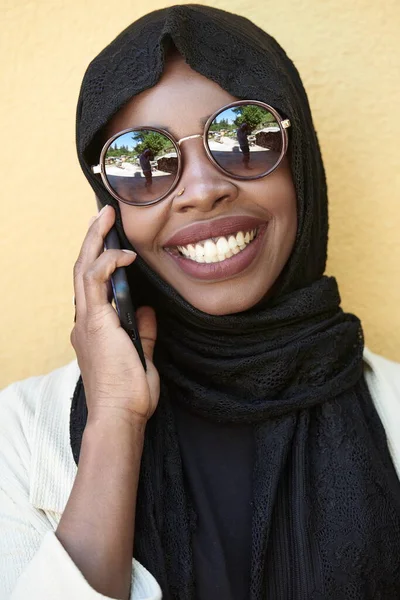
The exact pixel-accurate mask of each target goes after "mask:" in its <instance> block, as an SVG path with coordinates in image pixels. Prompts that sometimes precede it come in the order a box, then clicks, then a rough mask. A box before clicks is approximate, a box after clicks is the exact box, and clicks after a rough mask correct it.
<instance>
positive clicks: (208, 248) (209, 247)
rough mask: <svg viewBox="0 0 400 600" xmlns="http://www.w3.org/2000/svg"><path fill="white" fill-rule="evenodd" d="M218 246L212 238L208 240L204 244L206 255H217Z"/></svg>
mask: <svg viewBox="0 0 400 600" xmlns="http://www.w3.org/2000/svg"><path fill="white" fill-rule="evenodd" d="M217 254H218V251H217V246H216V245H215V244H214V242H212V241H211V240H207V241H206V242H205V244H204V256H209V257H213V256H217Z"/></svg>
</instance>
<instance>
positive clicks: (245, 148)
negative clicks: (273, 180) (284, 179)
mask: <svg viewBox="0 0 400 600" xmlns="http://www.w3.org/2000/svg"><path fill="white" fill-rule="evenodd" d="M207 141H208V147H209V150H210V153H211V155H212V157H213V158H214V160H215V161H216V163H217V164H218V165H219V166H220V167H222V168H223V169H224V170H225V171H227V172H228V173H231V174H232V175H236V176H240V177H251V178H252V177H257V176H259V175H264V174H267V173H268V172H270V171H272V170H273V169H274V167H275V166H276V164H277V163H278V162H279V159H280V158H281V155H282V150H283V134H282V130H281V127H280V125H279V123H278V122H277V119H276V117H275V115H274V114H273V113H272V112H270V111H269V110H267V109H266V108H263V107H262V106H259V105H257V104H242V105H238V106H233V107H230V108H227V109H225V110H223V111H222V112H220V113H219V114H218V115H217V116H216V118H215V119H214V120H213V122H212V123H211V125H210V127H209V131H208V140H207Z"/></svg>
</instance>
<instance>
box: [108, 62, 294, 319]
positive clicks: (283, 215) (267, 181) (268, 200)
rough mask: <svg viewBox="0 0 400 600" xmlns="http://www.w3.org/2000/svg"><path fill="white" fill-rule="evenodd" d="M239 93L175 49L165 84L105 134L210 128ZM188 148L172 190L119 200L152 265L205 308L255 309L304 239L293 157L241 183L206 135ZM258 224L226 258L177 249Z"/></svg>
mask: <svg viewBox="0 0 400 600" xmlns="http://www.w3.org/2000/svg"><path fill="white" fill-rule="evenodd" d="M235 100H238V98H236V97H234V96H231V95H230V94H229V93H228V92H226V91H225V90H224V89H222V88H221V87H220V86H219V85H218V84H217V83H215V82H213V81H211V80H209V79H207V78H206V77H204V76H203V75H200V74H199V73H197V72H196V71H193V70H192V69H191V68H190V67H189V66H188V65H187V64H186V63H185V62H184V59H183V58H182V57H181V56H180V55H179V54H173V55H172V56H171V57H170V58H169V59H168V60H167V63H166V66H165V71H164V73H163V76H162V78H161V79H160V81H159V82H158V83H157V84H156V85H155V86H154V87H152V88H150V89H148V90H145V91H144V92H142V93H140V94H139V95H137V96H135V97H134V98H132V100H131V101H130V102H128V103H127V104H126V105H124V107H123V108H122V109H121V110H120V111H119V112H118V113H116V115H114V117H113V119H112V120H111V121H110V123H109V125H108V127H107V131H106V134H107V137H111V135H114V134H115V133H118V132H119V131H121V130H123V129H127V128H129V127H134V126H140V125H148V126H156V127H160V128H163V129H168V130H169V131H170V132H171V133H172V135H173V136H175V138H176V139H180V138H183V137H186V136H189V135H193V134H199V133H200V134H201V133H202V132H203V125H202V124H201V123H202V122H204V120H205V118H206V117H208V116H210V115H211V114H212V113H213V112H214V111H216V110H217V109H218V108H220V107H222V106H224V105H225V104H228V103H230V102H233V101H235ZM181 152H182V159H183V170H182V175H181V179H180V181H179V182H178V185H177V187H176V188H175V189H174V190H173V192H172V193H171V194H170V195H168V196H166V197H165V198H164V200H162V201H161V202H159V203H158V204H154V205H150V206H142V207H141V206H139V207H138V206H130V205H128V204H125V203H122V202H121V203H120V210H121V216H122V222H123V226H124V230H125V233H126V236H127V237H128V239H129V240H130V242H131V244H132V246H133V247H134V248H135V250H136V251H137V252H138V254H140V256H141V257H142V258H143V259H144V260H145V261H146V262H147V263H148V265H150V267H151V268H152V269H153V270H154V271H156V272H157V273H158V274H159V275H160V276H161V277H162V278H163V279H164V280H165V281H167V282H168V283H169V284H170V285H172V286H173V287H174V288H175V289H176V290H177V291H178V292H179V294H180V295H181V296H183V298H185V300H186V301H187V302H189V303H190V304H192V305H193V306H194V307H196V308H197V309H199V310H201V311H203V312H206V313H209V314H213V315H224V314H231V313H236V312H241V311H244V310H247V309H249V308H251V307H252V306H254V305H256V304H257V303H258V302H259V301H260V300H262V299H263V298H264V296H265V295H266V294H268V291H269V290H270V289H271V287H272V285H273V284H274V282H275V281H276V280H277V278H278V276H279V274H280V273H281V271H282V269H283V267H284V266H285V263H286V262H287V260H288V258H289V255H290V253H291V251H292V248H293V244H294V241H295V236H296V230H297V215H296V195H295V189H294V185H293V181H292V176H291V171H290V168H289V164H288V160H287V158H286V157H285V159H284V160H283V162H282V163H281V165H280V167H279V168H278V169H276V170H275V171H274V172H273V173H272V174H270V175H268V176H267V177H264V178H263V179H258V180H253V181H242V180H235V179H232V178H230V177H229V176H227V175H224V174H223V173H221V172H220V171H218V169H217V168H216V167H214V166H213V165H212V163H211V162H210V161H209V159H208V158H207V155H206V153H205V150H204V146H203V142H202V139H201V138H194V139H190V140H186V141H185V142H183V143H182V144H181ZM183 188H184V190H185V191H184V193H183V194H182V195H179V196H178V195H177V194H178V192H180V191H181V190H182V189H183ZM227 218H229V219H230V220H229V221H227V220H226V219H227ZM204 226H205V228H204ZM189 227H190V229H187V228H189ZM199 227H201V230H200V229H199ZM255 228H256V229H257V231H258V233H257V235H256V237H255V238H254V239H253V241H250V243H248V244H246V247H245V248H244V249H243V250H241V251H240V252H238V253H237V254H234V255H233V256H231V257H230V258H226V259H225V260H224V261H223V262H222V263H221V262H213V263H210V264H204V263H200V264H199V263H195V264H194V263H193V259H191V258H190V257H186V256H184V255H181V254H180V251H179V250H178V249H177V246H178V245H182V246H186V247H187V246H188V245H189V244H192V245H193V246H196V242H204V240H205V239H206V238H210V237H212V238H213V239H214V241H217V239H218V238H219V237H220V236H221V237H225V238H226V239H227V240H229V237H230V236H231V235H233V236H236V234H237V233H238V232H239V231H243V234H245V233H246V232H247V231H249V230H254V229H255ZM232 229H234V231H233V230H232ZM208 230H209V233H210V234H211V235H209V234H208V233H207V231H208ZM173 237H174V238H176V239H175V240H172V238H173ZM178 238H180V239H178ZM170 240H172V243H171V241H170ZM200 245H202V244H200ZM184 261H185V262H184ZM187 261H190V262H191V264H188V263H187Z"/></svg>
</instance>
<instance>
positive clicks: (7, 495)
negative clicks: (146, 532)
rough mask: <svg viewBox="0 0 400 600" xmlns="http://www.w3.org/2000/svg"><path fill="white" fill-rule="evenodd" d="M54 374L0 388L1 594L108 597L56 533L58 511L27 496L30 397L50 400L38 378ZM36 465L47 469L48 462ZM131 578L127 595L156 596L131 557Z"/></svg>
mask: <svg viewBox="0 0 400 600" xmlns="http://www.w3.org/2000/svg"><path fill="white" fill-rule="evenodd" d="M59 371H60V372H62V369H61V370H59ZM64 371H65V368H64ZM54 374H55V372H53V373H52V374H50V376H49V375H47V376H40V377H35V378H29V379H27V380H25V381H23V382H17V383H13V384H11V385H9V386H8V387H7V388H5V389H4V390H3V391H2V392H1V393H0V600H50V599H51V600H53V599H54V598H57V600H75V599H76V598H79V599H80V600H98V599H100V598H102V599H105V600H107V597H106V596H104V595H102V594H100V593H98V592H97V591H96V590H95V589H93V588H92V587H91V586H90V585H89V583H88V582H87V580H86V579H85V577H84V576H83V574H82V573H81V571H80V570H79V569H78V567H77V566H76V565H75V563H74V562H73V561H72V559H71V558H70V556H69V554H68V553H67V552H66V550H65V549H64V547H63V546H62V544H61V543H60V541H59V540H58V538H57V536H56V535H55V533H54V531H55V529H56V527H57V524H58V521H59V520H60V518H61V514H58V513H56V512H52V511H51V510H46V509H43V510H42V509H40V508H38V507H37V506H35V505H34V503H33V502H32V490H31V487H30V482H31V469H32V464H33V459H32V440H33V431H34V428H35V426H37V418H36V416H37V415H36V414H35V413H36V404H37V403H36V401H35V397H37V396H38V393H39V394H40V395H42V400H43V399H44V400H45V401H49V400H50V398H48V397H46V398H44V397H43V396H44V394H43V389H47V390H49V389H50V388H51V386H50V387H49V386H43V385H42V384H43V381H45V379H46V378H49V377H50V378H53V380H54V379H55V375H54ZM38 390H39V391H38ZM50 452H52V447H51V445H49V453H50ZM61 456H62V454H61ZM55 462H56V463H57V460H56V461H55ZM41 468H42V469H44V470H47V469H48V468H49V463H47V464H41ZM57 468H59V470H60V471H62V465H60V466H59V467H57V464H54V463H53V464H51V465H50V470H52V471H53V469H57ZM53 478H54V480H55V481H57V473H54V471H53V473H49V477H48V478H47V479H48V480H49V481H52V479H53ZM49 486H50V487H51V484H49ZM131 581H132V584H131V593H130V600H160V599H161V590H160V587H159V585H158V583H157V582H156V580H155V579H154V577H153V576H152V575H151V574H150V573H149V572H148V571H147V570H146V569H145V568H144V567H143V566H142V565H141V564H140V563H138V562H137V561H136V560H134V559H133V560H132V580H131ZM109 600H111V599H109Z"/></svg>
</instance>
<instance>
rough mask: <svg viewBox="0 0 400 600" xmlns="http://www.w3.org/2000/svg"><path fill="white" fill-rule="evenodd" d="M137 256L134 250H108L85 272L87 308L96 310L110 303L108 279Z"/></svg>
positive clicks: (84, 283) (84, 286)
mask: <svg viewBox="0 0 400 600" xmlns="http://www.w3.org/2000/svg"><path fill="white" fill-rule="evenodd" d="M135 258H136V254H135V253H134V252H132V253H131V252H129V253H128V252H126V251H125V250H106V251H105V252H103V254H101V255H100V256H99V257H98V258H97V259H96V260H95V261H94V262H93V263H92V264H91V266H90V267H89V268H88V269H87V270H86V271H85V272H84V273H83V277H82V279H83V288H84V293H85V299H86V310H87V311H95V310H97V309H98V308H101V307H104V305H106V304H109V301H108V289H107V281H108V280H109V279H110V277H111V274H112V273H114V271H115V269H116V268H118V267H127V266H128V265H130V264H131V263H132V262H133V261H134V260H135Z"/></svg>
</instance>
